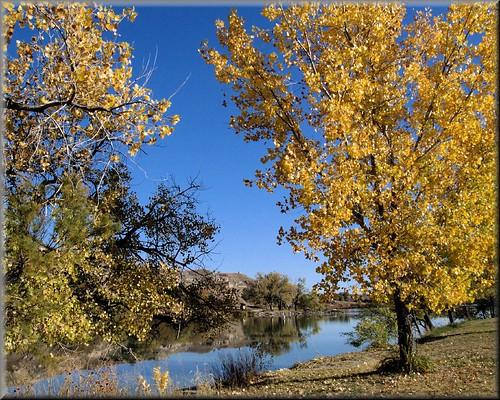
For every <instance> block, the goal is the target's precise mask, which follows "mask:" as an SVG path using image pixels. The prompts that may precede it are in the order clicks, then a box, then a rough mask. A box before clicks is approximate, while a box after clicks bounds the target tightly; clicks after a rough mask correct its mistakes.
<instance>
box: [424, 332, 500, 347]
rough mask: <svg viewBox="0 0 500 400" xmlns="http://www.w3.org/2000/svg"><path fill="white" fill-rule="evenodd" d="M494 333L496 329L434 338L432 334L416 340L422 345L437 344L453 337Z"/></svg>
mask: <svg viewBox="0 0 500 400" xmlns="http://www.w3.org/2000/svg"><path fill="white" fill-rule="evenodd" d="M494 332H496V330H495V329H492V330H489V331H474V332H462V333H450V334H448V335H439V336H432V334H431V335H429V336H424V337H421V338H418V339H417V340H416V342H417V343H418V344H422V343H429V342H435V341H437V340H442V339H446V338H448V337H452V336H465V335H477V334H479V333H494Z"/></svg>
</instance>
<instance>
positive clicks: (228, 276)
mask: <svg viewBox="0 0 500 400" xmlns="http://www.w3.org/2000/svg"><path fill="white" fill-rule="evenodd" d="M204 274H215V275H217V276H218V277H221V278H223V279H225V280H226V281H227V282H228V286H229V287H230V288H234V289H236V290H237V291H238V301H239V302H240V303H241V304H248V303H247V302H246V301H245V300H244V299H243V298H242V297H241V294H242V292H243V289H245V288H246V287H248V285H250V283H251V282H253V281H254V279H252V278H250V277H249V276H247V275H245V274H242V273H240V272H214V271H209V270H206V269H198V270H195V271H191V270H185V271H184V272H183V273H182V279H183V281H184V282H185V283H190V282H192V281H193V280H195V279H196V277H197V276H200V275H204Z"/></svg>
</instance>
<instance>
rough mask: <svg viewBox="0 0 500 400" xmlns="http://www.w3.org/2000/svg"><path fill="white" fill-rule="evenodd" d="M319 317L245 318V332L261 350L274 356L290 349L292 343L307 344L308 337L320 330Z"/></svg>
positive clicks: (302, 345) (243, 325)
mask: <svg viewBox="0 0 500 400" xmlns="http://www.w3.org/2000/svg"><path fill="white" fill-rule="evenodd" d="M319 320H320V318H318V317H311V316H307V317H305V316H291V317H270V318H244V319H243V320H242V327H243V333H244V334H245V336H246V337H248V338H249V339H250V340H251V341H252V344H251V346H252V347H254V348H257V349H258V350H259V351H262V352H264V353H268V354H271V355H273V356H275V355H279V354H282V353H285V352H287V351H289V350H290V346H291V343H294V342H298V343H299V346H301V347H306V346H307V337H309V336H310V335H314V334H316V333H318V332H319V331H320V328H319V323H318V322H319Z"/></svg>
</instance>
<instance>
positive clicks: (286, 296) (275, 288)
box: [242, 272, 296, 310]
mask: <svg viewBox="0 0 500 400" xmlns="http://www.w3.org/2000/svg"><path fill="white" fill-rule="evenodd" d="M295 292H296V287H295V285H293V284H292V283H291V282H290V281H289V279H288V277H287V276H286V275H283V274H280V273H278V272H270V273H268V274H262V273H260V272H259V273H258V274H257V276H256V278H255V280H254V281H252V283H251V284H250V285H249V286H248V288H245V289H244V291H243V293H242V296H243V298H244V299H245V300H248V301H253V302H255V303H257V304H265V305H268V306H269V309H270V310H272V309H273V305H277V306H278V307H279V309H280V310H281V309H283V308H285V307H288V306H289V305H291V304H292V302H293V300H294V297H295Z"/></svg>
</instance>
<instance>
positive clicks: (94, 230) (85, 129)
mask: <svg viewBox="0 0 500 400" xmlns="http://www.w3.org/2000/svg"><path fill="white" fill-rule="evenodd" d="M2 6H3V7H4V15H3V32H4V39H5V44H6V48H5V49H4V50H7V57H6V66H7V68H6V73H5V80H4V86H3V96H4V98H3V100H4V108H5V127H6V129H5V138H6V141H5V163H6V165H5V170H6V188H7V190H6V196H5V202H6V203H5V204H6V205H7V209H6V260H5V266H6V268H5V272H3V273H5V283H6V304H5V325H6V341H5V344H6V349H7V351H9V352H11V351H25V350H30V349H32V348H33V347H37V346H39V345H41V344H42V343H45V344H47V345H55V344H57V343H60V344H61V345H68V344H79V343H89V342H90V341H92V340H93V339H94V338H96V337H101V338H104V339H105V340H108V341H113V342H119V343H121V342H122V341H123V340H126V339H127V338H128V337H132V338H136V339H139V340H143V339H145V338H146V337H147V335H148V333H149V331H150V328H151V326H152V324H153V323H154V322H155V321H156V320H157V319H158V318H161V319H162V320H165V319H168V320H169V321H171V322H174V323H175V321H176V320H177V319H179V318H181V316H182V315H186V314H188V315H189V314H190V313H192V311H193V310H192V308H191V307H192V306H193V305H192V304H189V302H188V301H186V300H185V298H183V297H182V296H181V295H180V294H179V290H180V286H179V270H180V269H181V267H188V266H192V265H193V264H196V263H198V262H201V259H202V258H203V257H204V256H205V255H206V254H208V253H209V252H210V250H211V248H212V245H213V238H214V235H215V234H216V233H217V230H218V227H217V226H216V225H215V224H214V222H213V220H212V219H211V218H209V217H206V216H203V215H200V214H199V213H198V212H197V207H196V206H197V201H196V198H195V194H196V192H197V190H198V188H199V186H198V185H197V184H195V183H192V184H189V185H188V186H187V187H185V188H180V187H179V186H178V185H161V186H160V187H159V188H158V190H157V192H156V193H155V194H154V195H153V196H152V198H151V199H150V201H149V202H148V203H147V204H145V205H143V204H140V203H139V202H138V201H137V199H136V197H135V195H134V194H133V193H131V191H130V190H129V186H130V182H129V175H128V171H127V169H126V167H125V165H124V164H122V163H121V162H120V158H126V157H128V156H133V155H134V154H135V153H136V152H137V151H138V150H139V149H140V148H141V146H142V145H144V144H152V143H154V142H155V141H156V140H157V139H159V138H163V137H164V136H166V135H169V134H170V133H171V132H172V129H173V125H175V123H176V122H177V121H178V120H179V117H178V116H176V115H168V114H167V111H168V109H169V106H170V101H169V100H167V99H163V100H154V99H153V98H152V93H151V91H150V90H149V89H148V88H147V87H146V83H147V80H148V78H149V75H150V72H151V71H150V70H147V71H144V72H143V73H141V74H139V75H138V76H137V75H134V74H133V71H132V67H131V59H132V48H131V46H130V44H129V43H126V42H122V41H119V36H118V33H117V29H118V25H119V23H120V22H121V21H122V20H124V19H130V20H133V19H134V17H135V12H134V11H133V10H131V9H124V10H123V11H121V12H120V13H116V12H115V11H114V10H113V9H112V8H109V7H104V6H96V7H88V6H85V5H82V4H76V3H72V4H54V5H44V4H30V3H27V4H22V5H19V6H15V7H14V6H13V5H12V4H10V3H2ZM26 37H28V38H27V39H26ZM217 290H219V294H220V295H222V293H221V292H222V289H221V286H220V285H219V286H217ZM206 296H209V294H208V295H206Z"/></svg>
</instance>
